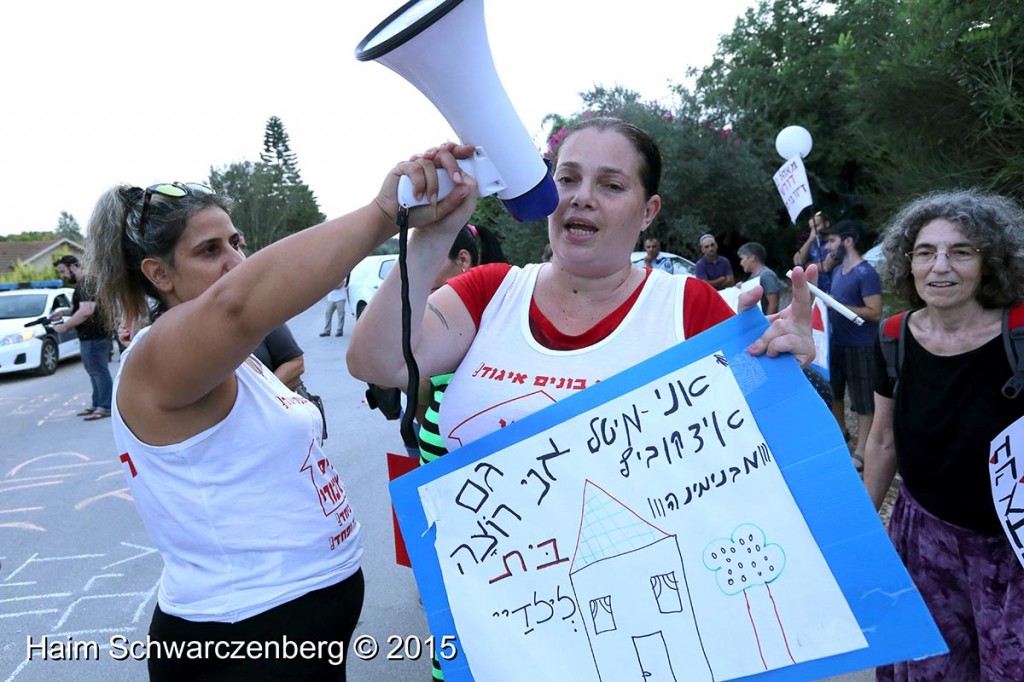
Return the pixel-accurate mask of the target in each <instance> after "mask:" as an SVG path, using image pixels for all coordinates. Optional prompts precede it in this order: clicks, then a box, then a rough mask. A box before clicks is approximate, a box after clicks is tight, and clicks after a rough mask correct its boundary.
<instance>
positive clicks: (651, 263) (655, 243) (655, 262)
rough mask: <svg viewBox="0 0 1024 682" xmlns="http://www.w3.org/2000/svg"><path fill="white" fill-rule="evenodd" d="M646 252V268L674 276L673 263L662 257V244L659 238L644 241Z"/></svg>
mask: <svg viewBox="0 0 1024 682" xmlns="http://www.w3.org/2000/svg"><path fill="white" fill-rule="evenodd" d="M644 251H645V252H646V253H647V255H646V256H644V266H645V267H648V268H657V269H658V270H664V271H665V272H667V273H669V274H670V275H671V274H672V261H671V260H669V259H668V258H667V257H665V256H662V255H661V242H660V241H659V240H658V238H657V237H648V238H647V239H646V240H645V241H644Z"/></svg>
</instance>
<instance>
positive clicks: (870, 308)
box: [846, 294, 882, 322]
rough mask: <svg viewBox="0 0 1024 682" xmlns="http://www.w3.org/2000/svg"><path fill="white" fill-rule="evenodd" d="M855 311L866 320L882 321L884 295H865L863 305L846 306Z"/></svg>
mask: <svg viewBox="0 0 1024 682" xmlns="http://www.w3.org/2000/svg"><path fill="white" fill-rule="evenodd" d="M846 307H847V308H849V309H850V310H852V311H853V312H855V313H857V314H858V315H860V316H861V317H863V318H864V321H865V322H880V321H881V320H882V295H881V294H874V295H873V296H865V297H864V305H862V306H852V305H851V306H846Z"/></svg>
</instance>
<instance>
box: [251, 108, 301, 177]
mask: <svg viewBox="0 0 1024 682" xmlns="http://www.w3.org/2000/svg"><path fill="white" fill-rule="evenodd" d="M260 161H262V162H263V163H265V164H267V165H271V166H278V167H280V169H281V172H282V176H283V177H284V181H285V183H286V184H289V185H296V184H299V183H301V182H302V178H301V177H300V176H299V162H298V160H297V159H296V157H295V152H293V151H292V150H291V141H290V139H289V137H288V132H287V131H286V130H285V129H284V123H283V122H282V121H281V119H279V118H278V117H277V116H271V117H270V118H269V119H267V126H266V129H265V130H264V132H263V151H262V152H261V153H260Z"/></svg>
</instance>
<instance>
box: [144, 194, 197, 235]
mask: <svg viewBox="0 0 1024 682" xmlns="http://www.w3.org/2000/svg"><path fill="white" fill-rule="evenodd" d="M201 194H215V192H214V191H213V189H212V188H210V187H208V186H206V185H204V184H202V183H199V182H161V183H160V184H157V185H150V186H149V187H147V188H146V192H145V195H144V196H143V199H142V215H141V216H140V217H139V234H143V233H144V232H145V231H146V220H147V219H148V218H149V204H150V202H151V201H152V200H153V196H154V195H156V196H158V197H167V198H168V199H180V198H182V197H191V196H196V195H201Z"/></svg>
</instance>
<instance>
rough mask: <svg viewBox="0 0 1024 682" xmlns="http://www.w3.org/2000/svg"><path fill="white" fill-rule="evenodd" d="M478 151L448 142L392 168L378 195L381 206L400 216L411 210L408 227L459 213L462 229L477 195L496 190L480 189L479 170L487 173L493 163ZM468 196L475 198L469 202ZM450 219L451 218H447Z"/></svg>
mask: <svg viewBox="0 0 1024 682" xmlns="http://www.w3.org/2000/svg"><path fill="white" fill-rule="evenodd" d="M478 151H479V148H477V147H473V146H472V145H458V144H456V143H454V142H446V143H444V144H441V145H439V146H437V147H432V148H431V149H428V150H427V151H425V152H423V153H422V154H416V155H414V156H412V157H411V158H410V159H409V160H408V161H404V162H402V163H400V164H398V165H397V166H395V168H394V169H393V170H392V171H391V177H390V180H389V181H388V182H385V183H384V185H383V186H382V187H381V192H380V194H379V195H378V197H377V203H378V205H379V206H380V208H381V210H382V211H383V212H384V214H385V215H388V216H397V213H398V210H399V209H400V208H401V209H406V210H408V225H409V227H417V226H421V225H427V224H429V223H434V222H437V221H439V220H441V219H444V218H447V217H448V216H449V215H450V214H459V215H458V216H456V218H455V222H458V221H460V220H461V222H459V224H458V227H460V228H461V227H462V225H463V224H465V222H466V220H468V219H469V216H470V215H471V214H472V212H473V209H474V208H475V207H476V197H477V196H487V195H488V194H493V193H494V192H493V191H491V192H486V193H485V192H484V190H481V189H479V187H480V185H479V184H478V181H477V178H476V173H477V172H480V171H482V172H484V173H485V174H487V173H488V172H489V171H488V168H491V169H493V164H491V163H490V161H489V160H487V158H486V155H481V154H478V153H477V152H478ZM481 159H483V161H482V162H481V161H480V160H481ZM490 173H491V179H490V180H489V182H490V184H491V185H492V186H494V185H495V183H496V182H498V181H496V180H494V177H496V176H495V175H494V173H493V171H490ZM457 190H461V191H457ZM469 194H472V195H473V196H472V197H469ZM467 198H471V199H472V200H471V201H466V199H467ZM463 213H465V216H463V215H462V214H463ZM463 218H464V219H463ZM392 222H394V218H392ZM448 222H451V221H448V220H445V223H448ZM453 224H454V223H453Z"/></svg>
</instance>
